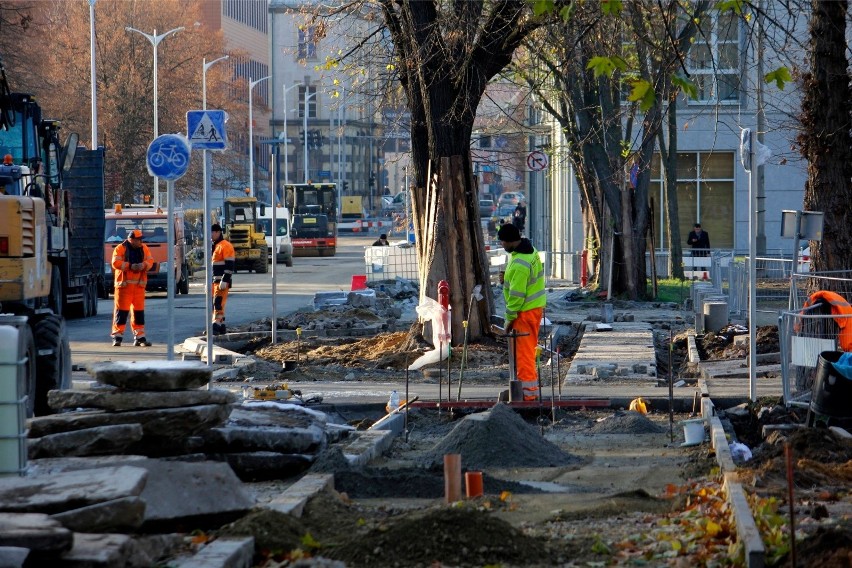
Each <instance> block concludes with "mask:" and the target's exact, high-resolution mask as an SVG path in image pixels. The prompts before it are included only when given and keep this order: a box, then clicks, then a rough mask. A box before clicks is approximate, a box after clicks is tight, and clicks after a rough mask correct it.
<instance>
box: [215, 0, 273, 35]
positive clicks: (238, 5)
mask: <svg viewBox="0 0 852 568" xmlns="http://www.w3.org/2000/svg"><path fill="white" fill-rule="evenodd" d="M222 15H223V16H225V17H226V18H230V19H232V20H234V21H236V22H239V23H241V24H244V25H246V26H248V27H250V28H254V29H256V30H257V31H259V32H262V33H266V32H267V29H268V28H267V26H268V23H267V22H268V20H267V17H268V16H267V0H224V2H222Z"/></svg>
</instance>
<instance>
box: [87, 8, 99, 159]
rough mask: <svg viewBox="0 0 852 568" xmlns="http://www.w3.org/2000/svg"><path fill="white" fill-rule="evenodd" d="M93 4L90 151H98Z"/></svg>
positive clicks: (91, 24) (90, 44)
mask: <svg viewBox="0 0 852 568" xmlns="http://www.w3.org/2000/svg"><path fill="white" fill-rule="evenodd" d="M95 2H97V0H89V50H90V52H91V61H90V67H91V80H92V150H97V149H98V77H97V73H95Z"/></svg>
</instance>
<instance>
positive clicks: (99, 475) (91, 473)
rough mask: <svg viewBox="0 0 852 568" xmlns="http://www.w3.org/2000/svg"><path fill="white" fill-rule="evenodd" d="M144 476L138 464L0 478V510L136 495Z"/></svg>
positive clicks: (58, 507) (54, 508)
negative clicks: (135, 465)
mask: <svg viewBox="0 0 852 568" xmlns="http://www.w3.org/2000/svg"><path fill="white" fill-rule="evenodd" d="M147 479H148V472H147V471H146V470H145V469H143V468H141V467H130V466H119V467H105V468H101V469H87V470H78V471H69V472H66V473H63V474H62V475H49V474H48V475H37V476H32V477H6V478H2V479H0V511H12V512H22V513H23V512H32V513H59V512H62V511H68V510H71V509H76V508H79V507H85V506H87V505H93V504H95V503H102V502H104V501H110V500H112V499H120V498H122V497H131V496H138V495H140V494H141V493H142V489H143V487H145V484H146V480H147Z"/></svg>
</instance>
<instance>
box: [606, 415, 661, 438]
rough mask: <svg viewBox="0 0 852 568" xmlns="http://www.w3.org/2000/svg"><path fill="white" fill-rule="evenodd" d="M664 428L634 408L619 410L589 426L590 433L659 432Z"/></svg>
mask: <svg viewBox="0 0 852 568" xmlns="http://www.w3.org/2000/svg"><path fill="white" fill-rule="evenodd" d="M665 431H666V428H665V427H664V426H662V425H660V424H656V423H654V422H653V421H651V420H650V419H649V418H648V417H647V416H645V415H644V414H642V413H641V412H636V411H635V410H628V411H626V412H624V411H619V412H616V413H615V414H613V415H612V416H607V417H606V418H604V419H603V420H601V421H600V422H596V423H595V425H594V426H592V427H591V428H589V433H591V434H659V433H661V432H665Z"/></svg>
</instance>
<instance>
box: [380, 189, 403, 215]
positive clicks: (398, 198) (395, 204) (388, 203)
mask: <svg viewBox="0 0 852 568" xmlns="http://www.w3.org/2000/svg"><path fill="white" fill-rule="evenodd" d="M382 213H384V214H385V215H390V214H392V213H405V192H404V191H400V192H399V193H397V194H396V195H394V196H390V195H383V196H382Z"/></svg>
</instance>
